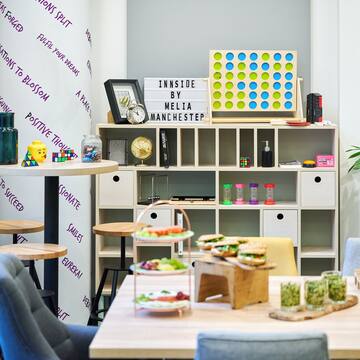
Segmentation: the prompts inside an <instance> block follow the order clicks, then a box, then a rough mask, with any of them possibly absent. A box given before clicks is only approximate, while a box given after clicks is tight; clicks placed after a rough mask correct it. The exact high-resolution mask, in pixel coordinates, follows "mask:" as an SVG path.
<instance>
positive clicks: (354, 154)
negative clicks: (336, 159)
mask: <svg viewBox="0 0 360 360" xmlns="http://www.w3.org/2000/svg"><path fill="white" fill-rule="evenodd" d="M346 152H349V153H351V155H350V156H349V159H354V160H355V162H354V163H353V164H352V165H351V166H350V169H349V171H348V172H350V171H352V170H360V146H355V145H351V148H350V149H348V150H346Z"/></svg>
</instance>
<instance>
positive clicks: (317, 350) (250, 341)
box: [196, 331, 329, 360]
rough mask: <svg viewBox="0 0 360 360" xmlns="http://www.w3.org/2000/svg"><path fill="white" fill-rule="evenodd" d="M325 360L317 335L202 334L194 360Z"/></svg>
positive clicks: (322, 342)
mask: <svg viewBox="0 0 360 360" xmlns="http://www.w3.org/2000/svg"><path fill="white" fill-rule="evenodd" d="M219 359H221V360H280V359H281V360H328V359H329V357H328V349H327V337H326V335H325V334H321V333H314V334H311V333H307V334H291V333H286V334H285V333H271V334H270V333H268V334H266V333H263V334H261V333H254V334H250V333H249V334H245V333H239V332H220V331H217V332H213V331H211V332H203V333H200V334H199V335H198V347H197V352H196V360H219Z"/></svg>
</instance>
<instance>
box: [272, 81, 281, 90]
mask: <svg viewBox="0 0 360 360" xmlns="http://www.w3.org/2000/svg"><path fill="white" fill-rule="evenodd" d="M273 88H274V89H275V90H279V89H280V88H281V84H280V83H279V82H274V85H273Z"/></svg>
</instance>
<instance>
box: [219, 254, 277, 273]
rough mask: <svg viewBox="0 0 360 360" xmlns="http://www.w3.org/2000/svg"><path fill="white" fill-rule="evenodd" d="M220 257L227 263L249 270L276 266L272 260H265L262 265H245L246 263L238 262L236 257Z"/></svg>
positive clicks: (267, 268) (268, 268)
mask: <svg viewBox="0 0 360 360" xmlns="http://www.w3.org/2000/svg"><path fill="white" fill-rule="evenodd" d="M222 259H224V260H225V261H227V262H228V263H230V264H232V265H236V266H238V267H240V268H242V269H243V270H249V271H254V270H271V269H275V268H276V264H275V263H274V262H267V263H265V264H264V265H259V266H251V265H246V264H242V263H240V262H239V261H238V260H237V258H236V257H226V258H222Z"/></svg>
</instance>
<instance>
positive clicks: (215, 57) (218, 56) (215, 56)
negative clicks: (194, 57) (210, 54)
mask: <svg viewBox="0 0 360 360" xmlns="http://www.w3.org/2000/svg"><path fill="white" fill-rule="evenodd" d="M221 58H222V55H221V53H219V52H217V53H215V54H214V59H215V60H220V59H221Z"/></svg>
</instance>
